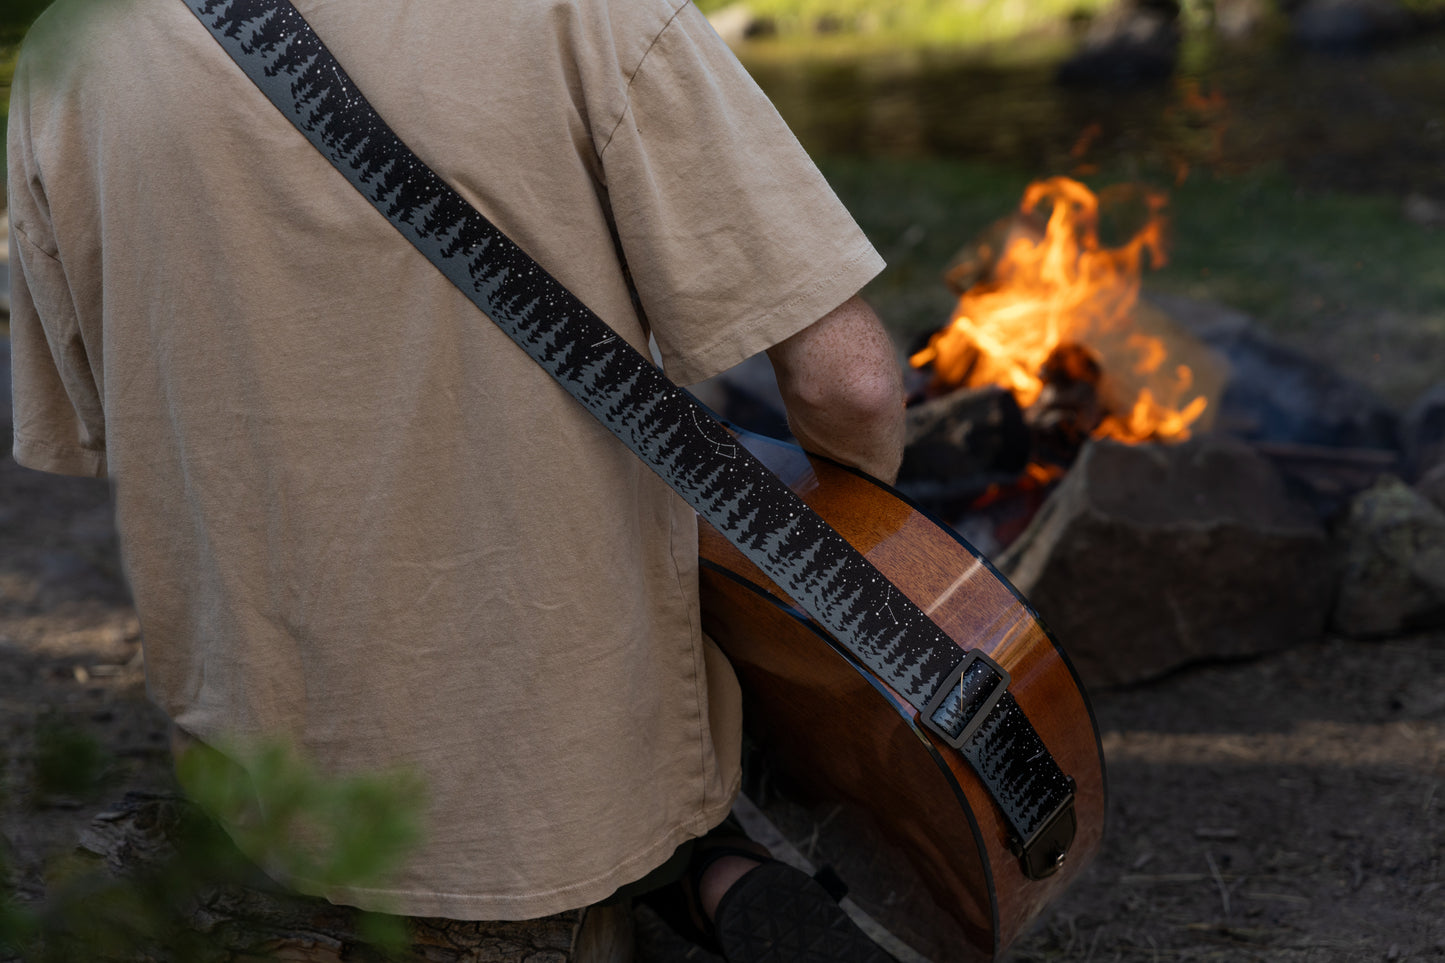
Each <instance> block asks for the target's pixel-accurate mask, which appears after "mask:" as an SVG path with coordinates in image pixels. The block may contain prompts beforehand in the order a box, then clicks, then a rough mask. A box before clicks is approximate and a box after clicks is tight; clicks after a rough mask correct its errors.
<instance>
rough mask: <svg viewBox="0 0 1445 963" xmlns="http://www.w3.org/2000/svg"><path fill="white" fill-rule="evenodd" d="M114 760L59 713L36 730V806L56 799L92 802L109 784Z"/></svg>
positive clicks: (39, 725) (43, 720) (34, 763)
mask: <svg viewBox="0 0 1445 963" xmlns="http://www.w3.org/2000/svg"><path fill="white" fill-rule="evenodd" d="M113 763H114V760H113V759H112V758H111V755H110V753H109V752H108V751H107V750H106V748H105V747H104V746H103V745H101V743H100V741H99V740H97V739H96V738H95V737H94V736H93V735H91V734H90V733H88V732H86V731H85V730H83V729H81V728H80V727H79V726H78V725H76V723H75V722H73V721H72V720H70V719H68V718H66V717H64V716H61V715H59V714H50V715H47V716H43V717H41V719H40V721H39V722H38V724H37V725H36V728H35V755H34V757H33V759H32V784H33V789H34V791H35V799H36V801H37V803H39V804H41V805H43V804H45V803H46V802H47V801H48V800H50V799H52V798H54V797H57V796H63V797H70V798H73V799H92V798H94V797H95V796H96V795H98V794H99V793H100V791H101V790H102V789H103V788H104V786H105V783H106V781H107V776H108V775H109V773H110V771H111V767H112V765H113Z"/></svg>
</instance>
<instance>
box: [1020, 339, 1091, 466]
mask: <svg viewBox="0 0 1445 963" xmlns="http://www.w3.org/2000/svg"><path fill="white" fill-rule="evenodd" d="M1103 377H1104V369H1103V365H1102V364H1101V363H1100V361H1099V357H1098V355H1096V354H1095V353H1094V352H1093V351H1090V350H1089V349H1088V348H1086V347H1084V346H1083V345H1081V344H1073V343H1064V344H1060V345H1059V346H1057V347H1056V348H1054V350H1053V351H1051V352H1049V356H1048V357H1047V358H1045V359H1044V363H1043V367H1042V368H1040V369H1039V379H1040V380H1041V381H1043V388H1042V389H1041V390H1040V391H1039V397H1038V399H1037V400H1036V401H1035V402H1034V403H1033V404H1032V405H1031V406H1030V407H1029V410H1028V411H1026V412H1025V413H1024V422H1025V423H1026V424H1027V425H1028V426H1029V431H1030V432H1031V434H1032V436H1033V443H1034V444H1033V447H1034V457H1035V458H1036V459H1038V460H1039V461H1044V462H1048V463H1050V464H1053V465H1072V464H1073V463H1074V459H1075V458H1077V457H1078V454H1079V449H1080V448H1082V447H1084V442H1086V441H1088V440H1089V436H1090V435H1092V434H1093V433H1094V432H1095V431H1097V430H1098V429H1099V426H1100V425H1101V424H1103V421H1104V417H1105V415H1106V414H1108V412H1106V411H1105V410H1104V406H1103V400H1102V399H1101V398H1100V397H1099V383H1100V381H1101V380H1102V379H1103Z"/></svg>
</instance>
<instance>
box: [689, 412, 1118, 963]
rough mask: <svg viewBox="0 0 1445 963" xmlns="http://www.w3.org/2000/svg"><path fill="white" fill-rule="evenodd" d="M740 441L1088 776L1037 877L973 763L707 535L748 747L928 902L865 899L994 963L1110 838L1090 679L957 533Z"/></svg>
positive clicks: (937, 940)
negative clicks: (989, 671) (1105, 835)
mask: <svg viewBox="0 0 1445 963" xmlns="http://www.w3.org/2000/svg"><path fill="white" fill-rule="evenodd" d="M742 440H743V442H744V444H746V445H747V447H748V448H749V449H750V450H751V451H752V452H753V454H755V455H757V456H758V457H759V458H760V459H761V460H762V461H763V462H764V463H765V464H766V465H767V466H768V467H769V468H770V469H772V470H773V471H774V472H775V473H777V474H778V475H779V477H781V478H782V479H783V480H784V481H785V482H787V483H788V485H789V486H790V487H791V488H793V490H794V491H796V492H797V493H798V494H799V495H800V496H801V497H802V498H803V499H804V501H806V502H807V503H808V505H809V507H811V508H812V509H813V510H814V511H816V512H818V514H820V515H821V516H823V518H825V519H827V520H828V521H829V522H830V523H831V524H832V525H833V527H834V528H835V529H837V530H838V532H839V533H840V534H842V535H843V536H844V538H846V539H847V540H848V541H849V542H850V543H852V544H853V545H854V547H856V548H857V549H858V550H859V551H861V552H862V553H863V554H864V555H865V556H866V557H867V558H868V560H869V561H870V562H872V563H873V564H874V565H875V566H876V567H877V568H878V569H879V570H880V571H881V572H882V573H883V574H884V575H886V576H887V577H888V578H889V580H890V581H892V582H893V583H894V585H896V586H897V587H898V588H899V589H900V590H901V591H903V593H904V594H905V595H907V596H908V597H909V598H910V599H911V600H912V601H913V602H914V603H915V604H916V605H918V606H919V608H921V609H923V611H924V612H926V613H928V615H929V616H930V617H931V618H932V619H933V620H934V621H935V622H936V623H937V624H938V626H939V628H941V629H943V631H944V632H946V633H947V634H948V635H949V637H950V638H952V639H954V640H955V641H956V642H957V643H958V645H959V648H960V649H961V650H967V649H973V648H978V649H981V650H982V651H983V652H984V653H985V654H987V655H989V656H990V657H991V658H993V659H994V661H996V662H998V663H999V664H1000V665H1001V666H1003V668H1004V669H1006V670H1007V671H1008V672H1009V673H1010V675H1011V676H1012V682H1011V684H1010V691H1011V692H1012V693H1013V696H1014V698H1015V699H1016V700H1017V701H1018V703H1019V705H1020V707H1021V708H1022V709H1023V710H1024V712H1025V714H1026V715H1027V716H1028V718H1029V720H1030V721H1031V722H1032V723H1033V726H1034V728H1035V729H1036V730H1037V731H1038V733H1039V736H1040V737H1041V738H1042V739H1043V741H1044V744H1045V745H1046V746H1047V747H1048V749H1049V752H1050V753H1051V754H1052V755H1053V756H1054V758H1055V760H1057V762H1058V763H1059V765H1060V766H1061V767H1062V769H1063V770H1064V772H1065V773H1066V774H1067V775H1069V776H1071V777H1073V779H1074V780H1075V782H1076V794H1075V803H1074V805H1075V812H1076V815H1077V818H1078V826H1079V828H1078V834H1077V836H1076V838H1075V840H1074V843H1073V846H1072V847H1071V849H1070V851H1069V854H1068V858H1067V860H1066V861H1065V864H1064V867H1063V868H1062V869H1061V870H1060V871H1059V872H1058V873H1057V874H1056V875H1054V876H1052V877H1050V878H1048V879H1046V880H1031V879H1029V878H1027V877H1026V876H1025V875H1024V873H1023V871H1022V869H1021V867H1020V865H1019V861H1018V859H1017V857H1015V856H1014V855H1013V854H1012V853H1011V852H1010V851H1009V848H1008V828H1007V825H1006V823H1005V821H1004V819H1003V816H1002V814H1001V813H1000V812H999V810H998V808H997V806H996V805H995V804H994V803H993V801H992V800H991V799H990V798H989V795H988V793H987V791H986V790H985V788H984V786H983V784H982V783H981V782H980V781H979V779H978V777H977V776H976V775H975V774H974V773H973V771H972V769H971V768H970V767H969V765H968V764H967V762H965V761H964V759H963V757H962V756H961V755H960V754H959V753H958V752H957V751H956V750H953V749H951V748H949V747H948V746H946V745H944V744H942V743H941V742H939V741H938V740H936V739H935V738H934V737H933V736H932V734H930V733H927V732H926V731H924V730H923V729H922V728H921V727H920V726H919V725H918V724H917V721H916V720H917V711H916V710H914V709H913V708H912V707H911V706H910V705H908V703H907V702H905V701H904V700H903V699H902V698H900V697H899V696H898V695H897V694H896V693H894V692H892V691H891V690H890V689H889V688H888V686H887V685H886V684H885V683H883V682H881V681H880V680H878V679H877V678H876V677H875V676H874V675H873V674H872V673H871V672H870V671H869V670H867V669H866V668H864V667H862V666H860V665H858V664H857V663H856V662H855V661H853V660H852V659H851V658H849V657H847V656H846V655H845V654H844V653H843V652H842V650H841V649H839V648H838V647H837V645H836V643H834V642H833V641H832V640H831V639H830V638H829V637H828V636H827V635H826V633H825V632H824V631H823V630H821V629H820V628H818V627H817V625H816V624H815V623H813V622H812V621H811V620H810V619H808V618H807V617H806V616H805V615H804V614H803V613H802V612H801V611H799V610H798V609H797V608H796V607H794V606H793V605H792V603H791V601H790V600H789V599H788V598H787V596H786V595H784V594H783V593H782V592H781V590H779V589H778V588H777V587H776V586H774V585H773V584H772V583H771V582H770V581H769V580H768V579H767V578H766V576H764V575H763V574H762V572H761V571H760V570H759V569H757V568H756V567H755V566H754V565H752V563H750V562H748V561H747V560H746V559H745V558H744V557H743V556H742V554H741V553H739V552H738V551H737V550H736V549H734V548H733V547H732V546H731V545H730V544H729V543H728V542H727V541H726V539H724V538H723V537H722V536H721V535H720V534H718V533H717V532H716V531H715V530H714V529H712V528H711V527H710V526H708V525H706V524H703V525H702V527H701V530H700V553H701V556H702V559H703V562H704V566H703V574H702V593H703V618H704V627H705V628H706V630H707V631H708V632H709V634H710V635H712V637H713V638H714V639H715V640H716V641H717V642H718V644H719V645H720V646H721V647H722V648H723V650H724V651H725V652H726V653H727V654H728V656H729V658H730V659H731V660H732V662H733V665H734V667H735V668H736V669H737V671H738V675H739V677H740V679H741V680H742V682H743V686H744V690H745V692H746V694H747V710H748V712H747V719H748V726H749V730H750V732H751V733H752V735H753V737H754V738H755V739H756V740H758V741H759V742H760V743H761V744H762V745H764V746H765V748H766V750H767V751H768V753H769V755H770V756H771V757H773V758H774V759H775V760H776V763H775V764H776V765H780V766H783V767H786V768H787V770H788V771H789V772H790V773H791V774H792V775H793V776H794V777H795V779H797V780H799V781H801V782H804V783H807V784H808V785H809V786H810V788H812V789H814V790H815V791H817V792H818V793H819V794H820V796H821V797H824V798H828V799H832V800H835V801H836V803H839V804H842V805H844V806H846V807H848V808H849V809H850V810H855V809H857V810H862V811H863V812H866V813H868V814H871V817H869V818H864V819H863V820H862V821H861V822H860V824H862V823H871V824H872V825H874V826H876V827H877V828H878V829H879V833H878V836H877V838H876V839H873V840H871V841H870V842H869V845H875V846H885V847H896V848H898V849H899V850H901V851H902V852H903V853H905V854H906V855H907V857H908V863H909V864H910V865H911V866H912V870H913V872H915V873H916V874H917V876H918V879H919V881H920V882H921V884H922V888H924V889H926V891H927V893H928V894H931V899H928V898H923V899H910V900H907V901H905V902H906V904H907V905H904V906H901V907H888V906H874V907H870V906H868V905H867V901H866V898H864V899H860V900H859V901H860V903H863V904H864V905H865V908H867V909H869V910H870V912H873V913H874V914H875V915H877V916H878V917H879V918H880V919H882V920H884V921H885V923H886V924H887V925H890V928H892V929H894V932H895V933H897V934H898V935H899V936H901V937H903V938H904V939H905V940H906V941H908V942H909V943H910V944H911V945H913V946H914V948H915V949H917V950H919V952H921V953H923V954H924V955H926V956H929V957H930V958H931V959H934V960H936V961H938V963H944V961H953V960H958V961H975V960H989V959H993V958H994V957H996V956H997V955H998V954H999V953H1001V952H1002V951H1003V949H1004V948H1005V947H1006V946H1007V945H1008V944H1009V943H1010V942H1011V941H1012V940H1013V939H1014V938H1015V937H1017V936H1018V935H1019V933H1020V932H1022V931H1023V929H1024V928H1025V927H1026V926H1027V925H1028V924H1029V922H1030V921H1031V920H1033V919H1034V918H1035V917H1036V916H1037V915H1038V913H1039V912H1040V910H1042V909H1043V907H1044V906H1045V905H1047V903H1048V902H1049V901H1050V900H1051V899H1052V898H1053V897H1054V896H1055V895H1057V894H1058V893H1059V892H1060V891H1061V890H1062V889H1063V888H1064V887H1065V886H1067V885H1068V884H1069V882H1070V881H1071V880H1073V879H1074V878H1075V877H1076V876H1077V875H1078V873H1079V871H1080V870H1082V869H1083V867H1084V866H1085V865H1086V864H1087V863H1088V861H1089V860H1090V858H1092V856H1093V854H1094V853H1095V851H1096V850H1097V849H1098V846H1099V843H1100V839H1101V836H1102V832H1103V822H1104V810H1105V798H1104V794H1105V787H1104V771H1103V757H1102V752H1101V749H1100V746H1099V742H1098V736H1097V732H1096V729H1095V726H1094V724H1093V717H1092V714H1091V712H1090V709H1089V706H1088V703H1087V700H1086V698H1085V696H1084V694H1083V691H1082V689H1081V687H1080V685H1079V683H1078V680H1077V678H1076V676H1075V675H1074V673H1073V671H1072V669H1071V668H1070V667H1069V665H1068V663H1067V660H1066V659H1065V658H1064V657H1063V654H1062V652H1061V651H1060V650H1059V648H1058V647H1057V646H1056V645H1055V644H1054V642H1053V640H1052V639H1051V638H1050V637H1049V636H1048V634H1047V633H1046V632H1045V631H1044V629H1043V628H1042V626H1041V625H1040V624H1039V622H1038V619H1037V616H1036V615H1035V614H1034V613H1033V611H1032V610H1031V609H1029V607H1028V606H1027V605H1026V604H1025V603H1024V602H1023V601H1022V600H1021V599H1020V598H1019V597H1018V596H1017V595H1016V594H1015V593H1014V591H1013V590H1012V588H1011V587H1010V586H1009V585H1008V584H1007V582H1006V581H1004V579H1003V578H1002V577H1001V576H1000V575H998V574H997V573H996V572H995V571H994V570H993V568H992V567H991V566H989V565H988V564H987V563H986V562H984V561H983V560H982V559H980V558H979V557H978V556H977V555H976V554H975V553H974V552H973V551H972V550H971V549H970V548H969V547H968V546H967V545H966V544H965V543H963V542H962V541H961V540H960V539H958V538H957V536H956V535H954V534H953V533H952V532H951V531H949V530H947V529H945V528H943V527H941V526H939V525H938V524H937V523H935V522H933V521H932V520H931V519H929V518H928V517H927V516H925V515H924V514H922V513H921V512H920V511H918V510H917V509H916V508H914V507H913V506H912V505H910V504H909V503H908V502H906V501H905V500H903V499H902V498H901V497H900V496H899V495H898V494H897V493H896V492H894V491H893V490H892V489H889V488H887V487H886V486H883V485H881V484H880V483H878V482H876V481H874V480H872V479H869V478H866V477H865V476H862V475H859V474H856V473H854V472H851V471H849V470H848V469H845V468H842V467H840V466H838V465H836V464H834V463H832V462H829V461H827V460H825V459H821V458H815V457H812V456H808V455H806V454H804V453H803V452H802V451H800V450H799V449H797V448H794V447H792V446H790V445H784V444H782V443H780V442H776V441H773V440H771V439H766V438H761V437H758V436H750V435H745V436H743V439H742ZM849 882H850V885H853V886H854V888H855V891H856V890H857V889H858V886H857V883H856V882H855V881H852V880H850V881H849ZM855 899H859V895H858V894H857V893H856V892H855Z"/></svg>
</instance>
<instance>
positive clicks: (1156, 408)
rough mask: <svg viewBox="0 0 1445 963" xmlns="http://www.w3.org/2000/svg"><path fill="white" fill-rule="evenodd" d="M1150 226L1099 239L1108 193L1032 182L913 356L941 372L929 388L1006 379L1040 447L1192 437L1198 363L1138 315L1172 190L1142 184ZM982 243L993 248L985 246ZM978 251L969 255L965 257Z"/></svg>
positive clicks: (1199, 398) (1198, 409)
mask: <svg viewBox="0 0 1445 963" xmlns="http://www.w3.org/2000/svg"><path fill="white" fill-rule="evenodd" d="M1127 192H1129V194H1130V195H1133V197H1134V198H1137V201H1139V205H1140V207H1142V208H1143V214H1144V223H1143V226H1140V227H1139V228H1137V230H1136V231H1134V233H1133V236H1131V237H1130V239H1129V240H1127V241H1124V243H1123V244H1120V246H1117V247H1107V246H1104V244H1103V243H1101V241H1100V215H1101V201H1100V197H1098V195H1095V194H1094V192H1092V191H1090V189H1088V188H1087V187H1084V185H1082V184H1079V182H1078V181H1072V179H1069V178H1051V179H1046V181H1038V182H1035V184H1032V185H1030V187H1029V189H1027V192H1026V194H1025V197H1023V202H1022V205H1020V213H1019V215H1017V217H1014V218H1013V220H1012V221H1010V223H1009V227H1007V230H1006V231H1004V237H1003V240H1001V250H1000V252H998V254H997V259H996V260H994V262H993V263H991V265H990V266H988V268H987V269H985V270H984V272H983V276H981V278H978V279H977V281H975V282H974V283H972V285H971V286H968V288H967V289H965V291H962V294H961V296H959V299H958V308H957V309H955V311H954V317H952V318H951V321H949V322H948V325H946V327H944V328H942V330H941V331H938V333H936V334H935V335H933V337H932V338H931V340H929V343H928V347H925V348H923V350H920V351H918V353H916V354H913V356H912V359H910V363H912V364H913V366H915V367H920V369H928V370H929V372H931V373H932V379H931V382H929V386H928V389H926V395H928V396H929V398H936V396H941V395H945V393H948V392H952V390H957V389H959V388H984V386H991V385H996V386H1001V388H1007V389H1009V390H1010V392H1012V393H1013V396H1014V398H1016V401H1017V402H1019V406H1020V408H1023V409H1025V411H1026V412H1027V414H1026V421H1027V422H1029V425H1030V427H1032V428H1033V429H1035V431H1036V432H1038V434H1040V435H1042V438H1043V440H1045V444H1043V445H1042V448H1043V451H1042V454H1045V457H1046V460H1058V458H1048V454H1049V453H1058V451H1059V450H1061V442H1062V450H1064V451H1066V453H1077V450H1078V445H1079V444H1081V442H1082V440H1084V438H1087V437H1097V438H1117V440H1120V441H1130V442H1140V441H1165V442H1172V441H1183V440H1185V438H1188V437H1189V432H1191V427H1194V425H1195V424H1196V422H1199V421H1201V418H1202V416H1204V415H1205V414H1207V412H1209V398H1208V393H1207V392H1205V390H1204V389H1202V388H1201V385H1199V382H1198V379H1196V376H1195V370H1194V369H1192V367H1191V366H1189V364H1186V363H1181V361H1175V360H1172V359H1170V351H1169V348H1168V347H1166V341H1165V338H1163V337H1159V335H1156V334H1150V333H1149V331H1146V330H1144V328H1143V327H1142V325H1140V324H1139V322H1137V320H1136V317H1134V315H1136V305H1137V304H1139V288H1140V279H1142V275H1143V269H1144V265H1146V260H1147V263H1149V266H1155V268H1157V266H1160V265H1163V263H1165V244H1163V239H1165V218H1163V208H1165V197H1163V195H1162V194H1157V192H1152V191H1133V189H1129V191H1127ZM983 253H984V254H990V253H993V252H991V250H987V246H985V250H984V252H983ZM968 263H970V262H965V265H968Z"/></svg>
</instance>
